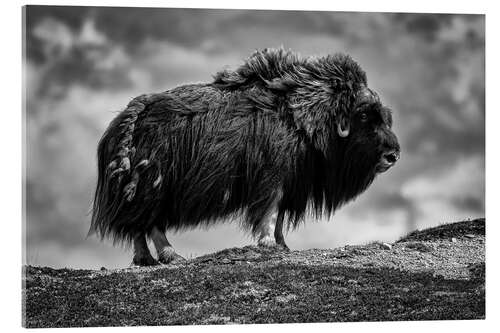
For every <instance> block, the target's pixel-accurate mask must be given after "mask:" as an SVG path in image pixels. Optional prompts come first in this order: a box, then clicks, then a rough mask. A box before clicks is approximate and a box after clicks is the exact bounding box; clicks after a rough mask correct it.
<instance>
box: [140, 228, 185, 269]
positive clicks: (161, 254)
mask: <svg viewBox="0 0 500 333" xmlns="http://www.w3.org/2000/svg"><path fill="white" fill-rule="evenodd" d="M149 237H150V238H151V239H152V240H153V244H154V245H155V248H156V253H158V260H159V261H160V262H161V263H162V264H170V263H173V262H176V261H177V262H178V261H184V260H186V259H184V258H183V257H181V256H180V255H178V254H177V253H176V252H175V250H174V248H173V247H172V245H171V244H170V243H169V241H168V239H167V237H166V236H165V234H164V233H163V232H161V231H160V230H159V229H158V228H157V227H154V228H153V230H152V231H151V234H150V235H149Z"/></svg>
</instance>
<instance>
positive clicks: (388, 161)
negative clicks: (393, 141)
mask: <svg viewBox="0 0 500 333" xmlns="http://www.w3.org/2000/svg"><path fill="white" fill-rule="evenodd" d="M399 157H400V152H399V150H391V151H389V152H386V153H384V154H382V157H381V158H380V162H379V163H378V165H377V172H384V171H387V170H389V168H391V167H392V166H393V165H394V164H396V162H397V161H398V160H399Z"/></svg>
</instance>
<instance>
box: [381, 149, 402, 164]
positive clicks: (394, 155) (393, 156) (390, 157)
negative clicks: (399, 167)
mask: <svg viewBox="0 0 500 333" xmlns="http://www.w3.org/2000/svg"><path fill="white" fill-rule="evenodd" d="M384 159H385V160H386V161H387V162H389V163H391V164H392V163H396V161H397V160H399V152H397V151H392V152H390V153H387V154H384Z"/></svg>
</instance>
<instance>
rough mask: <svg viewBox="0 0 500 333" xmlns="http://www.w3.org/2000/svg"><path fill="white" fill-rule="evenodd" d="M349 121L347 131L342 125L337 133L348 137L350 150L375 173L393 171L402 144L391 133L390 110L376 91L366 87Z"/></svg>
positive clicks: (355, 103) (354, 106)
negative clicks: (382, 102) (371, 167)
mask: <svg viewBox="0 0 500 333" xmlns="http://www.w3.org/2000/svg"><path fill="white" fill-rule="evenodd" d="M349 118H350V119H349V120H348V128H347V129H346V128H344V126H342V122H339V126H338V134H339V136H341V137H345V139H346V140H347V144H348V146H349V150H351V151H353V152H356V153H357V155H358V156H357V157H358V159H359V160H363V161H364V163H369V164H370V165H371V166H373V171H374V172H375V173H382V172H385V171H387V170H388V169H389V168H391V167H392V166H393V165H394V164H395V163H396V162H397V161H398V160H399V157H400V147H399V143H398V140H397V138H396V135H395V134H394V132H393V131H392V130H391V128H392V114H391V111H390V110H389V109H388V108H387V107H385V106H383V105H382V104H381V103H380V100H379V98H378V96H377V95H376V94H375V93H374V92H372V91H371V90H370V89H368V88H365V87H364V88H362V89H361V90H360V91H359V92H358V93H357V95H356V98H355V101H354V104H353V109H352V110H351V113H350V117H349Z"/></svg>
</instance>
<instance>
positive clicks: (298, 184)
mask: <svg viewBox="0 0 500 333" xmlns="http://www.w3.org/2000/svg"><path fill="white" fill-rule="evenodd" d="M391 126H392V116H391V111H390V110H389V109H388V108H387V107H385V106H384V105H383V104H382V103H381V102H380V99H379V97H378V95H377V94H376V93H375V92H373V91H372V90H370V89H369V88H368V86H367V80H366V74H365V72H364V71H363V70H362V69H361V67H360V66H359V65H358V64H357V63H356V62H355V61H354V60H353V59H352V58H350V57H349V56H347V55H343V54H336V55H329V56H326V57H311V58H301V57H299V56H297V55H296V54H294V53H292V52H291V51H285V50H283V49H279V50H273V49H265V50H262V51H257V52H255V53H254V54H253V55H252V56H250V57H249V58H248V59H247V60H246V61H245V62H244V64H243V65H242V66H240V67H239V68H237V69H236V70H234V71H232V70H224V71H221V72H219V73H217V74H216V75H215V76H214V79H213V81H212V82H210V83H205V84H189V85H184V86H180V87H177V88H174V89H171V90H168V91H165V92H162V93H156V94H146V95H141V96H139V97H136V98H134V99H133V100H132V101H131V102H130V103H129V104H128V106H127V107H126V109H125V110H123V111H122V112H121V113H120V114H118V115H117V117H116V118H115V119H114V120H113V121H112V122H111V124H110V125H109V127H108V128H107V130H106V132H105V133H104V135H103V137H102V138H101V140H100V142H99V145H98V150H97V158H98V180H97V188H96V191H95V198H94V204H93V214H92V223H91V228H90V232H91V233H93V232H96V233H97V234H98V235H99V236H100V237H101V239H102V238H104V237H111V238H113V239H114V241H115V242H116V241H118V242H122V241H125V242H126V243H133V245H134V257H133V263H134V264H136V265H153V264H157V263H158V261H159V262H161V263H170V262H172V261H173V260H178V259H181V258H182V257H180V256H179V255H178V254H176V253H175V251H174V250H173V248H172V246H171V245H170V243H169V242H168V240H167V238H166V236H165V232H166V231H167V230H169V231H176V230H182V229H189V228H194V227H197V226H201V225H205V226H207V225H211V224H214V223H216V222H217V221H221V220H228V219H231V217H234V216H236V215H242V217H243V218H242V219H240V220H242V222H241V224H242V226H243V227H244V228H245V229H247V230H249V231H250V232H251V233H252V235H253V236H254V237H256V238H257V239H258V244H259V245H262V246H279V247H283V248H287V246H286V244H285V241H284V238H283V232H282V230H283V227H284V226H286V227H288V228H292V229H293V228H294V227H296V226H297V225H299V223H300V222H301V221H302V220H303V218H304V215H305V213H306V211H307V212H312V213H313V214H315V216H320V215H322V214H331V213H333V212H334V211H335V210H336V209H337V208H339V207H340V206H341V205H343V204H345V203H346V202H348V201H350V200H352V199H354V198H355V197H356V196H357V195H359V194H360V193H362V192H363V191H364V190H365V189H366V188H367V187H368V186H369V185H370V184H371V183H372V181H373V179H374V178H375V176H376V175H377V174H378V173H381V172H384V171H386V170H387V169H389V168H390V167H391V166H393V165H394V163H395V162H396V161H397V160H398V159H399V151H400V148H399V144H398V141H397V138H396V136H395V135H394V133H393V132H392V130H391ZM147 237H149V238H151V239H152V241H153V243H154V245H155V248H156V250H157V253H158V261H157V260H156V259H154V258H153V257H152V255H151V253H150V252H149V249H148V246H147V242H146V240H147Z"/></svg>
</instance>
